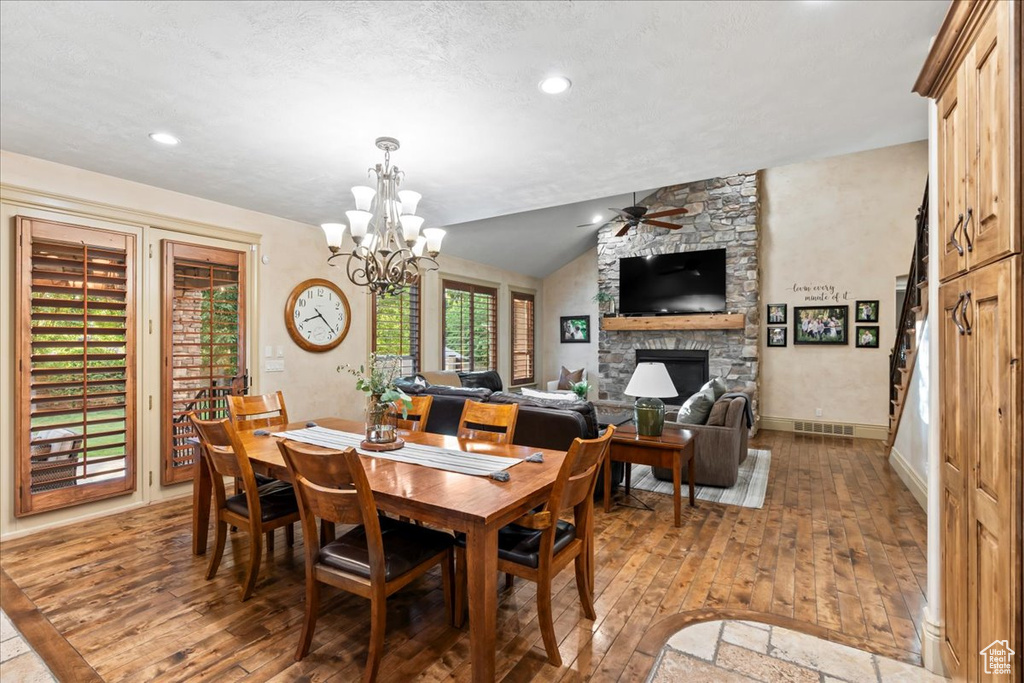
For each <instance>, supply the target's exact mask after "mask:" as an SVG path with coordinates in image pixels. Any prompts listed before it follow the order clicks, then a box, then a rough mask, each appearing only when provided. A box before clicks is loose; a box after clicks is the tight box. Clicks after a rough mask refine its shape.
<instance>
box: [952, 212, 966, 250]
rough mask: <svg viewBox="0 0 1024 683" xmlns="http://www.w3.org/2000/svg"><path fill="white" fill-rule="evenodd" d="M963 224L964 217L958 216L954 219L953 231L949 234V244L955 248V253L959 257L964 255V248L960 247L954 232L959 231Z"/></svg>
mask: <svg viewBox="0 0 1024 683" xmlns="http://www.w3.org/2000/svg"><path fill="white" fill-rule="evenodd" d="M963 224H964V215H963V214H960V217H959V218H957V219H956V225H954V226H953V231H952V232H951V233H949V241H948V243H949V244H952V245H953V246H954V247H955V248H956V252H957V253H958V254H960V255H961V256H963V255H964V248H963V247H962V246H960V242H958V241H957V239H956V231H957V230H959V229H960V226H962V225H963Z"/></svg>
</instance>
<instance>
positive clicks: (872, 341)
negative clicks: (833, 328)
mask: <svg viewBox="0 0 1024 683" xmlns="http://www.w3.org/2000/svg"><path fill="white" fill-rule="evenodd" d="M857 348H858V349H877V348H878V325H857Z"/></svg>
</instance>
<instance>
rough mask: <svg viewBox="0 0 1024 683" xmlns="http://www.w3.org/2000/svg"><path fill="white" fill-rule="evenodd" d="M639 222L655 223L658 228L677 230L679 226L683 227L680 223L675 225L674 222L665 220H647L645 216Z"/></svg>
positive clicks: (645, 223)
mask: <svg viewBox="0 0 1024 683" xmlns="http://www.w3.org/2000/svg"><path fill="white" fill-rule="evenodd" d="M641 222H642V223H643V224H644V225H655V226H657V227H659V228H668V229H669V230H678V229H679V228H681V227H683V226H681V225H676V224H675V223H666V222H665V221H651V220H647V219H646V218H645V219H644V220H643V221H641Z"/></svg>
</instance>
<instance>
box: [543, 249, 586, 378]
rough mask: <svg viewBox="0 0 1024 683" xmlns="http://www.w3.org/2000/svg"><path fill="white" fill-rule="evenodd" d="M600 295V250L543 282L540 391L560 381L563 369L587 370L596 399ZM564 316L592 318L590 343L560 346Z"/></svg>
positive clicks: (553, 274) (572, 262) (569, 265)
mask: <svg viewBox="0 0 1024 683" xmlns="http://www.w3.org/2000/svg"><path fill="white" fill-rule="evenodd" d="M596 294H597V249H596V248H594V249H591V250H590V251H588V252H587V253H585V254H583V255H582V256H580V257H578V258H576V259H574V260H573V261H571V262H569V263H568V264H566V265H564V266H562V267H561V268H560V269H558V270H556V271H555V272H554V273H552V274H551V275H549V276H547V277H546V278H544V310H543V315H542V317H541V318H540V320H542V321H543V323H542V324H541V328H542V329H541V342H540V346H542V347H543V348H544V352H545V353H544V364H543V365H542V366H541V367H542V368H543V369H544V372H543V373H542V377H540V378H538V379H539V383H540V385H541V388H542V389H543V388H546V387H545V384H546V382H547V381H548V380H552V379H558V373H559V371H560V370H561V368H562V366H565V367H566V368H568V369H569V370H576V369H577V368H586V369H587V377H588V381H589V382H590V385H591V389H590V396H591V398H594V397H596V396H597V395H598V394H597V392H598V385H599V384H600V378H599V377H598V371H597V367H598V366H597V345H598V335H599V334H600V311H599V308H598V305H597V303H596V302H595V301H594V296H595V295H596ZM563 315H590V325H591V332H590V343H589V344H562V343H560V341H559V340H560V338H561V336H560V330H559V318H561V317H562V316H563Z"/></svg>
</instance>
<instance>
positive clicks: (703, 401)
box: [676, 387, 715, 425]
mask: <svg viewBox="0 0 1024 683" xmlns="http://www.w3.org/2000/svg"><path fill="white" fill-rule="evenodd" d="M714 405H715V392H714V390H713V389H712V388H711V387H708V388H707V389H701V390H700V391H698V392H697V393H696V394H694V395H693V396H691V397H690V398H688V399H686V403H684V404H683V407H682V408H680V409H679V415H677V416H676V422H681V423H683V424H691V425H698V424H699V425H702V424H705V423H706V422H707V421H708V415H710V414H711V408H712V407H714Z"/></svg>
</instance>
